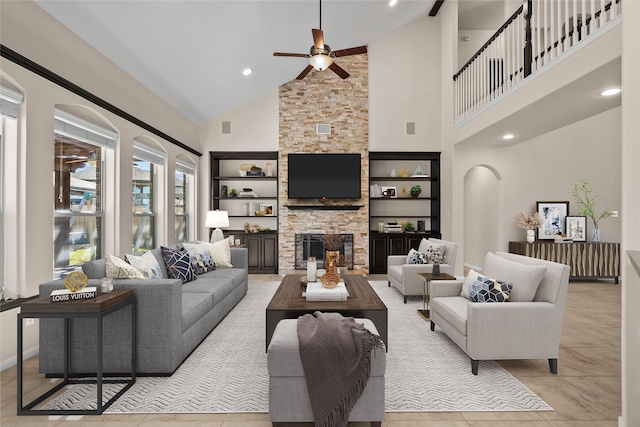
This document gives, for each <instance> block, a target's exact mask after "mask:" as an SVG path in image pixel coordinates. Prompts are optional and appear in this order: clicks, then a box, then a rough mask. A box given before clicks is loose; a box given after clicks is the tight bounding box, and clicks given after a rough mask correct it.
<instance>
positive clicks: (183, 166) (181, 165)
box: [176, 159, 196, 175]
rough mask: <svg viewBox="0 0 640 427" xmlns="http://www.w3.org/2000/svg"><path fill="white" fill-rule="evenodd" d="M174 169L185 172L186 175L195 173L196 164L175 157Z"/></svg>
mask: <svg viewBox="0 0 640 427" xmlns="http://www.w3.org/2000/svg"><path fill="white" fill-rule="evenodd" d="M176 171H178V172H182V173H186V174H187V175H195V174H196V165H194V164H193V163H188V162H186V161H184V160H180V159H176Z"/></svg>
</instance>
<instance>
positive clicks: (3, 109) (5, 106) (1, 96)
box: [0, 86, 24, 119]
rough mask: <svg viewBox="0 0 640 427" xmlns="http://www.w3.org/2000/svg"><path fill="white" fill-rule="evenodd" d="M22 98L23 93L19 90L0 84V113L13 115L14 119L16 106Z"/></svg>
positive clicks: (18, 105)
mask: <svg viewBox="0 0 640 427" xmlns="http://www.w3.org/2000/svg"><path fill="white" fill-rule="evenodd" d="M23 100H24V95H23V94H21V93H20V92H16V91H15V90H13V89H9V88H7V87H4V86H0V114H4V115H5V116H9V117H13V118H14V119H15V118H17V117H18V108H19V107H20V104H22V101H23Z"/></svg>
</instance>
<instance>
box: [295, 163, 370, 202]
mask: <svg viewBox="0 0 640 427" xmlns="http://www.w3.org/2000/svg"><path fill="white" fill-rule="evenodd" d="M360 160H361V159H360V154H358V153H355V154H353V153H342V154H337V153H335V154H306V153H305V154H302V153H300V154H294V153H291V154H289V198H290V199H359V198H360V197H361V194H360V172H361V164H360Z"/></svg>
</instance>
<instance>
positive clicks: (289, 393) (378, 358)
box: [267, 319, 387, 427]
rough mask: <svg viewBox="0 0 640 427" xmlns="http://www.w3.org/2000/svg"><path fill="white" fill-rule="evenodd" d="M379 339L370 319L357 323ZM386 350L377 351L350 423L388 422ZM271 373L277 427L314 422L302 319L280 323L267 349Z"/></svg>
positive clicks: (273, 419)
mask: <svg viewBox="0 0 640 427" xmlns="http://www.w3.org/2000/svg"><path fill="white" fill-rule="evenodd" d="M355 320H356V322H358V323H362V324H364V326H365V328H367V329H368V330H369V331H371V332H373V333H374V334H376V335H378V330H377V329H376V327H375V325H374V324H373V322H372V321H371V320H369V319H355ZM386 361H387V359H386V352H385V349H376V350H375V353H374V354H373V355H372V357H371V375H370V377H369V381H368V382H367V387H365V389H364V392H363V393H362V396H361V397H360V399H359V400H358V402H357V403H356V404H355V406H354V407H353V409H352V410H351V413H350V415H349V421H370V422H371V426H372V427H379V426H380V425H381V424H382V420H383V419H384V372H385V368H386ZM267 368H268V370H269V419H270V420H271V422H272V423H273V426H274V427H277V426H282V423H285V422H313V412H312V409H311V402H310V400H309V392H308V391H307V381H306V378H305V376H304V369H303V368H302V360H301V359H300V350H299V344H298V319H285V320H281V321H280V322H278V325H277V326H276V329H275V331H274V333H273V337H272V338H271V342H270V343H269V348H268V349H267Z"/></svg>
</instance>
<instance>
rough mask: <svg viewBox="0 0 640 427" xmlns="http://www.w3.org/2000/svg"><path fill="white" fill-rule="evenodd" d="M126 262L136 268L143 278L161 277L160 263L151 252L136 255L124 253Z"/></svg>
mask: <svg viewBox="0 0 640 427" xmlns="http://www.w3.org/2000/svg"><path fill="white" fill-rule="evenodd" d="M125 258H126V259H127V262H128V263H129V264H131V265H132V266H133V267H134V268H135V269H136V270H138V271H139V272H140V273H142V275H143V276H144V278H145V279H162V270H161V269H160V264H158V261H157V260H156V257H154V256H153V254H152V253H151V252H145V253H144V254H142V255H140V256H138V255H129V254H127V255H125Z"/></svg>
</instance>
